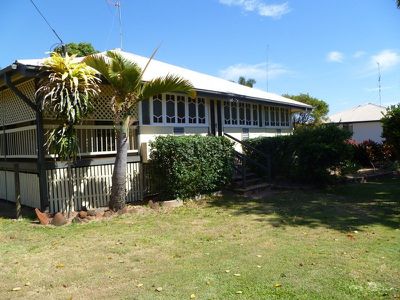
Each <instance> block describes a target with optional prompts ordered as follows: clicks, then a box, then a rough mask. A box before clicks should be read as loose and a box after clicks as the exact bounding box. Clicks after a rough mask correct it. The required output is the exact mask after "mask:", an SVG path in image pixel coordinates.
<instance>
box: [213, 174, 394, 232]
mask: <svg viewBox="0 0 400 300" xmlns="http://www.w3.org/2000/svg"><path fill="white" fill-rule="evenodd" d="M210 205H212V206H218V207H223V208H228V209H232V210H233V211H234V212H233V214H237V215H240V214H254V215H258V218H257V219H258V220H259V221H263V222H269V223H270V224H271V225H272V226H275V227H285V226H309V227H319V226H322V227H327V228H332V229H336V230H339V231H349V230H361V227H362V226H368V225H375V224H380V225H383V226H386V227H390V228H400V179H399V178H392V179H384V180H380V181H373V182H369V183H362V184H347V185H342V186H338V187H334V188H329V189H324V190H316V191H277V192H271V193H270V194H269V195H268V194H267V195H265V196H264V197H262V198H260V199H254V198H244V197H237V196H236V197H235V196H233V195H230V196H229V195H225V196H223V197H221V198H218V199H215V200H214V201H212V202H211V203H210Z"/></svg>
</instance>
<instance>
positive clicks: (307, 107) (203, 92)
mask: <svg viewBox="0 0 400 300" xmlns="http://www.w3.org/2000/svg"><path fill="white" fill-rule="evenodd" d="M195 89H196V88H195ZM196 91H198V93H199V94H200V95H219V96H222V97H224V98H230V99H232V98H236V99H244V100H252V101H257V102H262V103H265V102H269V103H275V104H278V105H279V106H287V107H296V108H299V109H303V110H306V111H308V110H312V109H313V107H312V106H311V105H308V104H303V105H301V104H293V103H287V102H284V103H282V102H280V101H277V100H271V99H265V98H257V97H251V96H245V95H240V94H233V93H224V92H216V91H211V90H202V89H196ZM293 101H294V100H293Z"/></svg>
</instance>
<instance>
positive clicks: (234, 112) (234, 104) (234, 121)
mask: <svg viewBox="0 0 400 300" xmlns="http://www.w3.org/2000/svg"><path fill="white" fill-rule="evenodd" d="M231 108H232V125H237V123H238V120H237V112H238V110H237V102H231Z"/></svg>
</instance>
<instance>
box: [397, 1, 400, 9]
mask: <svg viewBox="0 0 400 300" xmlns="http://www.w3.org/2000/svg"><path fill="white" fill-rule="evenodd" d="M397 8H399V9H400V0H397Z"/></svg>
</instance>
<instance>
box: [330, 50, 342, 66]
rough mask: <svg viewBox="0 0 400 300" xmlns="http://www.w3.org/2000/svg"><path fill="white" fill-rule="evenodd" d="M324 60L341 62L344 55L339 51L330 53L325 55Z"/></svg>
mask: <svg viewBox="0 0 400 300" xmlns="http://www.w3.org/2000/svg"><path fill="white" fill-rule="evenodd" d="M326 59H327V60H328V61H330V62H338V63H341V62H343V59H344V55H343V53H342V52H339V51H331V52H329V53H328V54H327V56H326Z"/></svg>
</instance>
